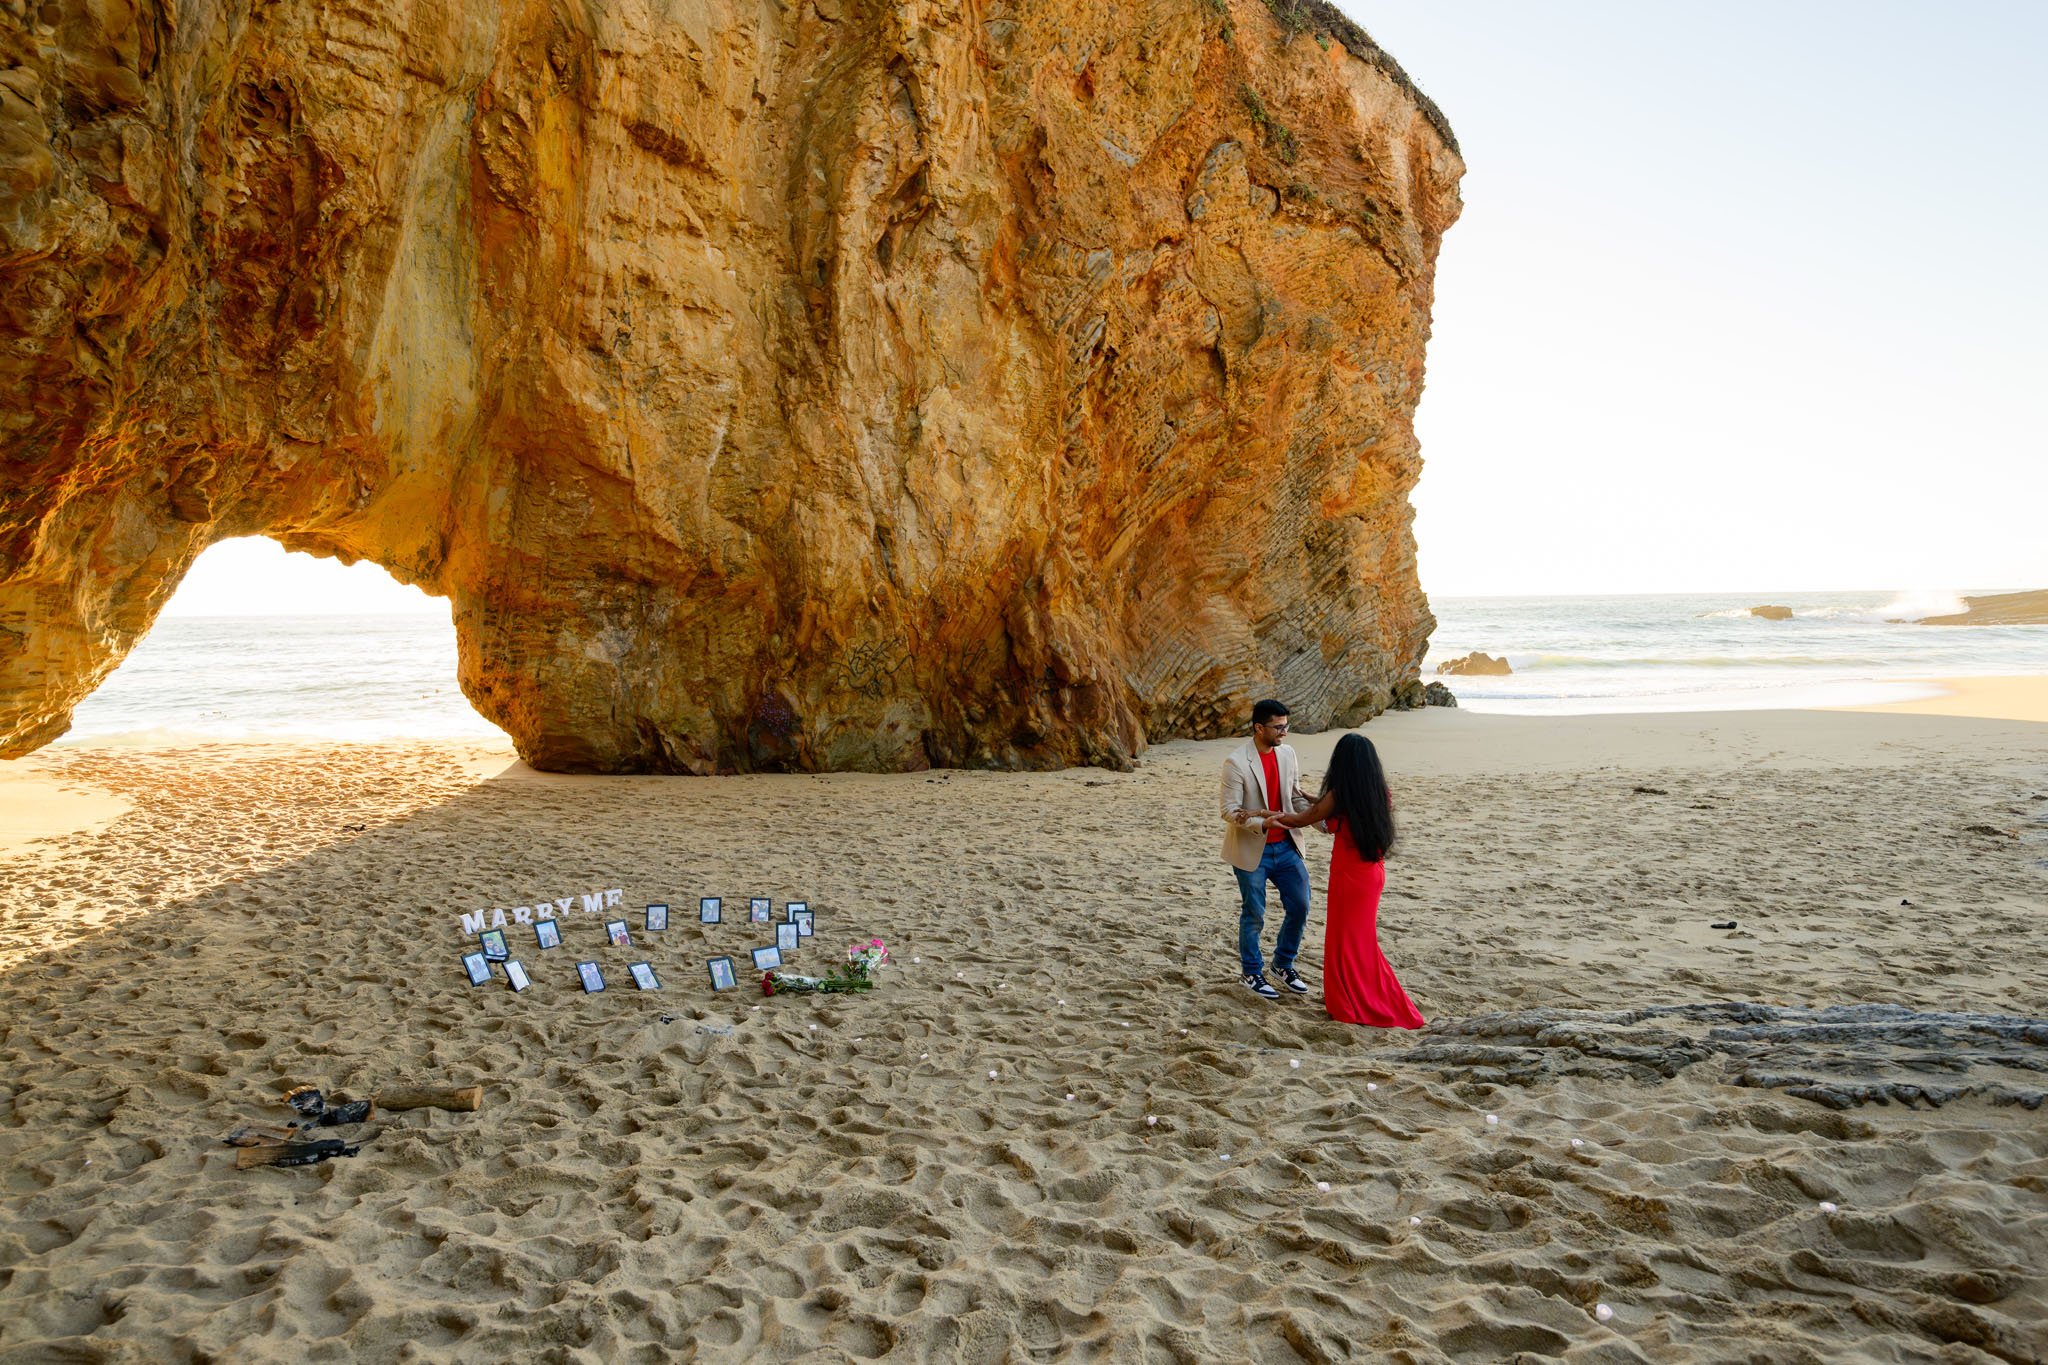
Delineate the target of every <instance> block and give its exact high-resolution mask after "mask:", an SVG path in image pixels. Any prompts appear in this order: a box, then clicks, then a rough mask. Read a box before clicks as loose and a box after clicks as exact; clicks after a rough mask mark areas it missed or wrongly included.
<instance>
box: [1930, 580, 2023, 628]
mask: <svg viewBox="0 0 2048 1365" xmlns="http://www.w3.org/2000/svg"><path fill="white" fill-rule="evenodd" d="M1963 606H1964V607H1965V608H1966V609H1965V610H1963V611H1959V612H1956V613H1955V614H1954V615H1950V616H1923V617H1921V618H1920V624H1921V625H1923V626H2048V588H2040V589H2036V590H2034V591H2032V592H2002V593H1998V594H1996V595H1994V596H1989V597H1965V598H1964V599H1963Z"/></svg>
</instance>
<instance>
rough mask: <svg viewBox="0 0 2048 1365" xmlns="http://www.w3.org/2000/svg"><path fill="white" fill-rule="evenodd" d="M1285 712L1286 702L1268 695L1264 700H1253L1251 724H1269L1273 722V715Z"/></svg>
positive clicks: (1281, 714)
mask: <svg viewBox="0 0 2048 1365" xmlns="http://www.w3.org/2000/svg"><path fill="white" fill-rule="evenodd" d="M1286 714H1287V704H1286V703H1285V702H1277V701H1274V700H1273V699H1272V698H1271V697H1268V698H1266V699H1265V700H1264V701H1262V702H1255V703H1254V704H1253V705H1252V724H1254V725H1270V724H1272V723H1273V717H1275V716H1284V715H1286Z"/></svg>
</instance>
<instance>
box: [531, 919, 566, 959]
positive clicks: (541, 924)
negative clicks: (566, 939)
mask: <svg viewBox="0 0 2048 1365" xmlns="http://www.w3.org/2000/svg"><path fill="white" fill-rule="evenodd" d="M533 941H534V942H535V943H538V944H539V945H540V946H541V951H542V952H546V951H547V950H548V949H550V948H559V947H561V946H562V926H561V925H560V924H559V923H557V922H556V921H554V920H551V919H537V920H535V921H534V922H533Z"/></svg>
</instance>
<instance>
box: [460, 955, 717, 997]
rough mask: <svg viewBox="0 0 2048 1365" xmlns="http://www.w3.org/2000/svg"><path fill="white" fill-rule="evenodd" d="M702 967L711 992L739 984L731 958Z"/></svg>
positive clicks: (715, 959) (714, 960)
mask: <svg viewBox="0 0 2048 1365" xmlns="http://www.w3.org/2000/svg"><path fill="white" fill-rule="evenodd" d="M704 965H705V967H706V968H707V969H708V970H709V971H710V973H711V989H712V990H714V991H729V990H731V989H732V988H733V987H734V986H737V985H738V984H739V978H738V977H736V976H734V975H733V970H732V959H731V958H729V957H714V958H712V959H711V960H710V961H709V962H707V963H705V964H704ZM486 970H488V969H486Z"/></svg>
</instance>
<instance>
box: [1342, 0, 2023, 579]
mask: <svg viewBox="0 0 2048 1365" xmlns="http://www.w3.org/2000/svg"><path fill="white" fill-rule="evenodd" d="M1340 2H1341V3H1342V4H1343V7H1344V9H1345V10H1346V12H1347V13H1349V14H1351V15H1352V16H1353V17H1355V18H1356V19H1357V20H1359V22H1360V23H1361V24H1362V25H1363V26H1364V27H1365V28H1366V30H1367V31H1368V32H1370V33H1371V34H1372V35H1373V37H1374V38H1375V39H1376V40H1378V41H1379V42H1380V43H1381V44H1382V45H1384V46H1385V47H1386V48H1387V50H1388V51H1390V52H1392V53H1393V54H1394V56H1395V57H1396V58H1397V59H1398V60H1399V61H1400V62H1401V64H1402V65H1403V66H1404V67H1405V68H1406V69H1407V71H1408V73H1409V75H1410V76H1412V77H1413V78H1414V79H1415V81H1416V83H1417V84H1418V85H1419V86H1421V88H1422V89H1424V90H1425V91H1427V92H1429V94H1430V96H1431V97H1432V98H1434V99H1435V100H1436V101H1437V102H1438V103H1439V104H1440V105H1441V106H1442V107H1443V109H1444V111H1445V113H1446V114H1447V115H1448V116H1449V118H1450V121H1451V126H1452V127H1453V128H1454V129H1455V130H1456V132H1457V134H1458V140H1459V143H1460V145H1461V146H1462V148H1463V150H1464V155H1465V160H1466V165H1467V168H1468V173H1467V175H1466V178H1465V182H1464V196H1465V213H1464V217H1463V218H1462V219H1461V220H1460V221H1459V223H1458V225H1457V226H1456V227H1454V228H1453V229H1452V230H1451V231H1450V233H1449V234H1448V235H1447V236H1446V237H1445V239H1444V249H1443V254H1442V256H1441V258H1440V259H1439V261H1438V266H1437V299H1436V313H1435V334H1434V337H1433V339H1432V341H1431V343H1430V350H1429V372H1428V385H1427V389H1426V391H1425V393H1424V396H1423V399H1422V406H1421V409H1420V412H1419V414H1418V419H1417V426H1418V430H1419V434H1420V436H1421V438H1422V444H1423V458H1424V461H1425V465H1424V471H1423V477H1422V483H1421V486H1420V488H1419V489H1418V490H1417V493H1416V498H1415V502H1416V507H1417V521H1416V527H1417V535H1418V537H1419V539H1420V541H1421V547H1422V578H1423V586H1424V587H1425V588H1426V589H1427V590H1428V591H1430V592H1431V593H1435V594H1443V595H1459V594H1469V593H1518V592H1529V593H1587V592H1682V591H1725V590H1778V591H1795V590H1801V589H1852V588H1870V589H1885V588H1999V587H2004V588H2036V587H2048V532H2044V530H2043V526H2044V524H2048V438H2044V435H2043V433H2044V431H2048V402H2044V395H2048V346H2044V343H2043V336H2044V332H2043V327H2044V323H2048V267H2044V261H2048V80H2044V79H2043V77H2042V75H2041V73H2040V70H2039V67H2040V63H2041V61H2042V60H2043V58H2044V56H2048V4H2044V3H2040V0H2024V3H2013V2H2008V3H1998V2H1997V0H1973V2H1972V3H1970V4H1967V5H1951V4H1937V3H1924V4H1897V3H1863V2H1861V0H1859V2H1858V3H1847V2H1846V0H1800V2H1799V3H1784V2H1783V0H1774V2H1773V3H1768V4H1765V3H1756V2H1755V0H1748V2H1744V0H1729V2H1727V3H1720V4H1714V5H1677V4H1644V3H1641V0H1632V2H1631V3H1592V2H1591V0H1569V2H1565V0H1554V2H1553V3H1549V4H1534V3H1529V0H1455V3H1447V2H1446V0H1340Z"/></svg>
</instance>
